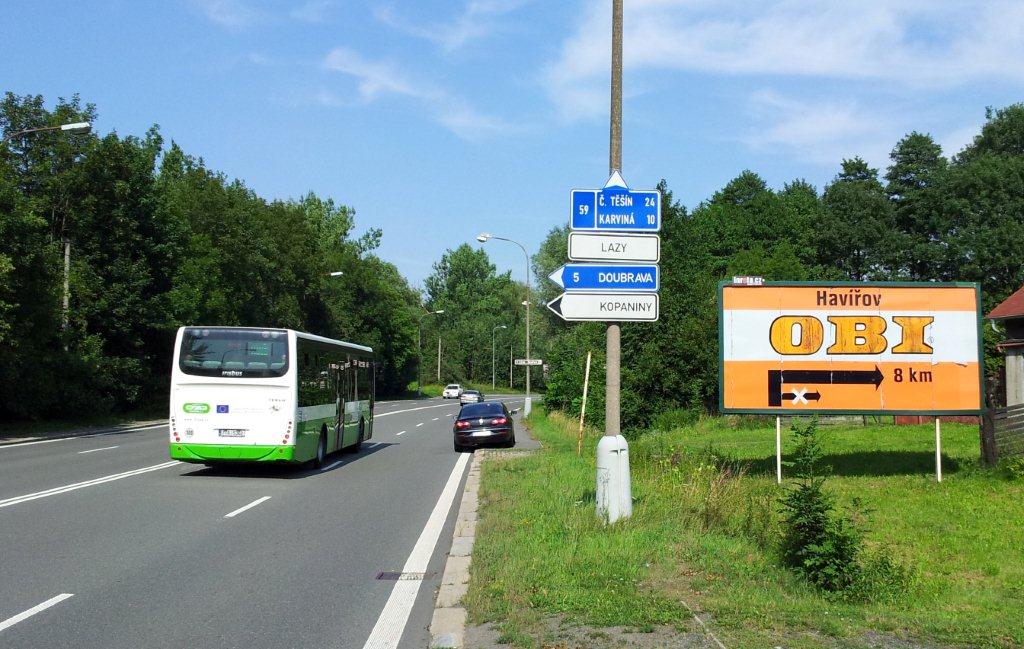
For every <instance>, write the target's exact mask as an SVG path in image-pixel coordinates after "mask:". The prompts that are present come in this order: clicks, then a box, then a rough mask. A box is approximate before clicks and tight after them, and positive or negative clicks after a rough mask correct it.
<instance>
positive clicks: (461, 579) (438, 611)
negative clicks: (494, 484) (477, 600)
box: [430, 451, 484, 649]
mask: <svg viewBox="0 0 1024 649" xmlns="http://www.w3.org/2000/svg"><path fill="white" fill-rule="evenodd" d="M483 455H484V453H482V452H480V451H477V452H475V453H473V462H472V464H470V466H469V475H468V476H467V477H466V487H465V489H464V490H463V492H462V503H461V504H460V505H459V515H458V518H457V519H455V534H454V536H453V537H452V549H451V551H450V552H449V553H448V561H447V562H446V563H445V566H444V575H443V576H442V577H441V588H440V590H438V592H437V601H436V603H435V604H434V617H433V619H431V621H430V646H431V647H432V648H438V649H440V648H441V647H447V648H451V649H462V647H464V646H465V643H466V609H465V608H463V607H462V605H461V602H462V596H463V595H465V594H466V590H467V589H468V588H469V565H470V563H471V562H472V554H473V542H474V541H475V540H476V510H477V506H478V505H479V500H478V494H479V491H480V463H481V462H482V460H483Z"/></svg>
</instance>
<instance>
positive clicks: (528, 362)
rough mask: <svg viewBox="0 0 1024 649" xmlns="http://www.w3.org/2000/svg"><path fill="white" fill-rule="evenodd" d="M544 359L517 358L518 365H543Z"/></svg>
mask: <svg viewBox="0 0 1024 649" xmlns="http://www.w3.org/2000/svg"><path fill="white" fill-rule="evenodd" d="M543 364H544V361H543V360H542V359H540V358H517V359H516V365H543Z"/></svg>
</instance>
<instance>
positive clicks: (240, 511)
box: [224, 496, 270, 518]
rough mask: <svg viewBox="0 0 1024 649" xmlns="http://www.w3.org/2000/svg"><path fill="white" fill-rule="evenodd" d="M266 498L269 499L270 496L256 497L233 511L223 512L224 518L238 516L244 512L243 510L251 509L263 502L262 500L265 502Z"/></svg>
mask: <svg viewBox="0 0 1024 649" xmlns="http://www.w3.org/2000/svg"><path fill="white" fill-rule="evenodd" d="M268 500H270V496H263V497H262V498H257V499H256V500H254V501H252V502H251V503H249V504H248V505H246V506H245V507H239V508H238V509H236V510H235V511H233V512H231V513H230V514H224V518H234V517H235V516H238V515H239V514H241V513H242V512H244V511H245V510H247V509H252V508H253V507H255V506H256V505H258V504H260V503H263V502H267V501H268Z"/></svg>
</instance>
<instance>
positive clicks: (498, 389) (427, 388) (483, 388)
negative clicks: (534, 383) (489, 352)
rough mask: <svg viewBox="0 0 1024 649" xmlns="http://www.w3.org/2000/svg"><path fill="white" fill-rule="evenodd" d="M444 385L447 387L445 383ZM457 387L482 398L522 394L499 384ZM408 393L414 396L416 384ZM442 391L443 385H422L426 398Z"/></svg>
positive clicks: (520, 389)
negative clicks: (493, 385)
mask: <svg viewBox="0 0 1024 649" xmlns="http://www.w3.org/2000/svg"><path fill="white" fill-rule="evenodd" d="M445 385H447V383H446V384H445ZM459 385H461V386H462V388H463V389H464V390H479V391H480V392H483V393H484V396H487V395H491V394H522V393H523V389H522V388H515V389H511V388H509V387H508V386H507V385H504V386H503V385H501V384H500V383H499V384H498V385H497V386H495V387H494V388H491V384H490V383H472V382H471V383H460V384H459ZM410 391H411V392H412V393H413V394H416V384H415V383H414V384H412V387H411V388H410ZM443 391H444V385H439V384H437V383H430V384H428V385H424V386H423V394H424V395H426V396H428V397H439V396H441V392H443ZM534 394H536V392H535V393H534Z"/></svg>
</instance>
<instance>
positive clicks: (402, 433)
mask: <svg viewBox="0 0 1024 649" xmlns="http://www.w3.org/2000/svg"><path fill="white" fill-rule="evenodd" d="M398 435H405V431H404V430H403V431H402V432H400V433H398ZM396 437H397V435H396Z"/></svg>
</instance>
